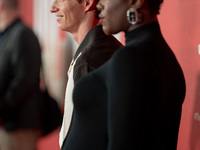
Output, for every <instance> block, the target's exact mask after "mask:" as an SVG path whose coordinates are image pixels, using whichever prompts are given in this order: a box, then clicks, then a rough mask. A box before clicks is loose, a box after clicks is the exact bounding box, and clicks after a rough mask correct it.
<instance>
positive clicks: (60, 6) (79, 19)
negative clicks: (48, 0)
mask: <svg viewBox="0 0 200 150" xmlns="http://www.w3.org/2000/svg"><path fill="white" fill-rule="evenodd" d="M97 2H98V0H62V1H60V0H54V2H53V4H52V7H51V12H52V13H55V16H56V20H57V22H58V27H59V28H60V29H61V30H64V31H67V32H70V33H71V34H72V36H73V38H74V40H75V41H76V42H77V43H78V45H79V47H78V49H77V51H76V53H75V56H74V58H73V60H72V63H71V66H70V68H69V70H68V76H69V78H68V83H67V88H66V94H65V95H66V96H65V102H64V103H65V104H64V118H63V123H62V127H61V132H60V139H59V144H60V147H62V145H63V142H64V140H65V139H67V134H68V131H69V128H70V125H71V119H72V116H73V104H72V90H73V87H74V84H76V83H77V81H78V80H79V79H80V78H82V77H83V76H85V75H86V74H88V73H89V72H92V71H93V70H95V69H96V68H98V67H99V66H101V65H102V64H104V63H105V62H106V61H107V60H108V59H109V58H110V57H111V56H112V54H113V53H114V52H115V51H116V50H117V49H118V48H120V47H122V44H121V43H120V42H119V41H118V40H117V39H115V38H114V37H113V36H112V35H109V36H108V35H105V34H104V32H103V31H102V26H101V25H99V18H98V12H97V9H96V4H97Z"/></svg>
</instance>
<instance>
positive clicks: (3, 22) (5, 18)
mask: <svg viewBox="0 0 200 150" xmlns="http://www.w3.org/2000/svg"><path fill="white" fill-rule="evenodd" d="M17 18H19V13H18V11H8V12H4V13H2V14H1V16H0V31H4V30H5V29H6V28H7V27H8V26H9V25H11V24H12V23H13V22H14V21H15V20H16V19H17Z"/></svg>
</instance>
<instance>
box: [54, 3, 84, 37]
mask: <svg viewBox="0 0 200 150" xmlns="http://www.w3.org/2000/svg"><path fill="white" fill-rule="evenodd" d="M50 11H51V13H55V15H56V21H57V22H58V27H59V29H61V30H64V31H68V32H71V33H74V32H77V30H78V28H79V26H80V24H81V22H82V20H83V19H84V14H85V11H84V3H78V2H77V0H54V2H53V4H52V6H51V10H50Z"/></svg>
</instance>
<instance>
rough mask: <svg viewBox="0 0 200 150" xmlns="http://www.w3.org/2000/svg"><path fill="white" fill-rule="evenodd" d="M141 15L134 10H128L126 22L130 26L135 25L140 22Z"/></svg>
mask: <svg viewBox="0 0 200 150" xmlns="http://www.w3.org/2000/svg"><path fill="white" fill-rule="evenodd" d="M141 18H142V17H141V14H139V13H138V11H137V10H136V9H135V8H129V9H128V10H127V20H128V22H129V23H130V24H133V25H136V24H138V23H140V22H141Z"/></svg>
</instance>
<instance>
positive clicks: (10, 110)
mask: <svg viewBox="0 0 200 150" xmlns="http://www.w3.org/2000/svg"><path fill="white" fill-rule="evenodd" d="M40 64H41V49H40V45H39V42H38V39H37V37H36V36H35V34H34V33H33V31H32V30H31V29H29V28H28V27H27V26H25V25H24V24H23V23H22V22H21V20H20V19H17V20H16V21H15V22H14V23H13V24H12V25H10V26H9V27H8V28H7V29H6V30H5V31H4V32H3V33H1V34H0V118H2V120H3V122H2V125H3V127H4V128H5V129H6V130H15V129H20V128H37V127H39V126H40V122H41V118H40V111H39V108H40V107H39V106H40V100H39V97H38V96H39V94H38V92H39V80H40V76H39V74H40Z"/></svg>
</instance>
